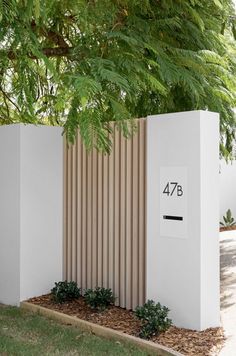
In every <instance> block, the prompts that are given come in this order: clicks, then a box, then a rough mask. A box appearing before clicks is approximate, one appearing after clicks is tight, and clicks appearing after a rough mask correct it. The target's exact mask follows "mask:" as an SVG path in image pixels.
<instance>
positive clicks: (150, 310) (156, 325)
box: [135, 300, 172, 339]
mask: <svg viewBox="0 0 236 356" xmlns="http://www.w3.org/2000/svg"><path fill="white" fill-rule="evenodd" d="M168 313H169V309H168V308H167V307H165V306H162V305H161V304H160V303H157V304H155V302H154V301H153V300H148V301H147V303H145V304H144V305H143V306H141V307H137V308H136V309H135V315H136V317H137V318H138V319H140V320H141V321H142V326H141V331H140V333H139V336H140V337H141V338H143V339H150V338H151V337H152V336H153V335H157V334H159V333H160V332H163V331H166V330H167V329H168V328H169V327H170V326H171V324H172V321H171V320H170V319H168V318H167V315H168Z"/></svg>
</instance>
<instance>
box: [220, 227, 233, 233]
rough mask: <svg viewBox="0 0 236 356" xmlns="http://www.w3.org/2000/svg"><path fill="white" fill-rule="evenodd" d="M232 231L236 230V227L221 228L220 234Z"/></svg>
mask: <svg viewBox="0 0 236 356" xmlns="http://www.w3.org/2000/svg"><path fill="white" fill-rule="evenodd" d="M230 230H236V225H235V226H222V227H220V232H222V231H230Z"/></svg>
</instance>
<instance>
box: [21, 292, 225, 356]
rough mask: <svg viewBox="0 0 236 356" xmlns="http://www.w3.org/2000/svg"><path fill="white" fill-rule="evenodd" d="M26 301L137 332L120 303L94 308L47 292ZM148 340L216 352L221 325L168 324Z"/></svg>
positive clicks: (202, 354)
mask: <svg viewBox="0 0 236 356" xmlns="http://www.w3.org/2000/svg"><path fill="white" fill-rule="evenodd" d="M28 302H30V303H33V304H36V305H40V306H42V307H45V308H48V309H52V310H56V311H59V312H61V313H64V314H67V315H71V316H76V317H78V318H80V319H83V320H87V321H90V322H92V323H95V324H99V325H102V326H106V327H108V328H111V329H115V330H118V331H120V332H123V333H127V334H130V335H134V336H138V334H139V330H140V325H141V324H140V321H139V320H137V318H136V317H135V315H134V313H133V312H132V311H129V310H126V309H122V308H120V307H116V306H110V307H108V308H107V309H106V310H104V311H102V312H97V311H94V310H92V309H91V308H90V307H89V306H87V305H86V303H85V301H84V298H83V297H80V298H78V299H76V300H73V301H70V302H68V303H63V304H56V303H55V302H54V301H53V300H52V298H51V295H50V294H47V295H43V296H41V297H37V298H31V299H29V300H28ZM151 340H152V341H154V342H157V343H159V344H161V345H164V346H167V347H169V348H171V349H174V350H176V351H178V352H180V353H182V354H183V355H186V356H216V355H218V354H219V351H220V350H221V348H222V346H223V343H224V340H225V338H224V333H223V329H222V328H209V329H207V330H205V331H202V332H197V331H194V330H187V329H182V328H177V327H175V326H172V327H170V328H169V329H168V330H167V331H166V332H165V333H162V334H160V335H158V336H155V337H153V338H152V339H151Z"/></svg>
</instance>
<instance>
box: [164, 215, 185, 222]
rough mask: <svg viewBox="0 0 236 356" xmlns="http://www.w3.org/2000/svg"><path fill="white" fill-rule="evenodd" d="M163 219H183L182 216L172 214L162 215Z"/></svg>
mask: <svg viewBox="0 0 236 356" xmlns="http://www.w3.org/2000/svg"><path fill="white" fill-rule="evenodd" d="M163 219H165V220H178V221H183V220H184V218H183V216H174V215H163Z"/></svg>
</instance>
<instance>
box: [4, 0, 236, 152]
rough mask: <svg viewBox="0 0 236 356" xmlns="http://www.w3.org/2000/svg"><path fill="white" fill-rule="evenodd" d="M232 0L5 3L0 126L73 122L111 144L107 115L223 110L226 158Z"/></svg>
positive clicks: (122, 124)
mask: <svg viewBox="0 0 236 356" xmlns="http://www.w3.org/2000/svg"><path fill="white" fill-rule="evenodd" d="M234 22H235V19H234V10H233V6H232V2H231V0H99V1H98V0H43V1H42V0H0V117H1V123H2V124H4V123H10V122H19V121H20V122H30V123H45V124H47V123H50V124H53V125H63V126H64V131H65V133H66V134H67V136H68V138H69V140H71V141H73V139H74V137H75V134H76V131H77V128H79V130H80V133H81V136H82V138H83V139H84V142H85V144H86V146H87V147H88V148H91V147H92V146H96V147H97V148H98V149H103V150H104V149H105V150H109V140H108V132H109V131H110V128H109V121H111V120H115V121H116V122H117V126H118V127H119V128H120V129H121V130H123V133H124V135H126V136H129V135H130V134H131V133H132V131H133V129H134V124H133V121H132V118H136V117H143V116H146V115H150V114H158V113H166V112H174V111H184V110H193V109H203V110H211V111H217V112H220V115H221V134H222V135H221V150H222V153H223V154H224V156H225V157H230V152H231V145H232V142H233V139H234V128H235V118H234V112H233V110H232V108H233V107H234V106H235V68H236V67H235V65H236V63H235V59H234V56H235V52H234V51H235V45H234V43H233V41H232V39H231V36H230V31H233V33H234V32H235V29H234Z"/></svg>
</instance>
